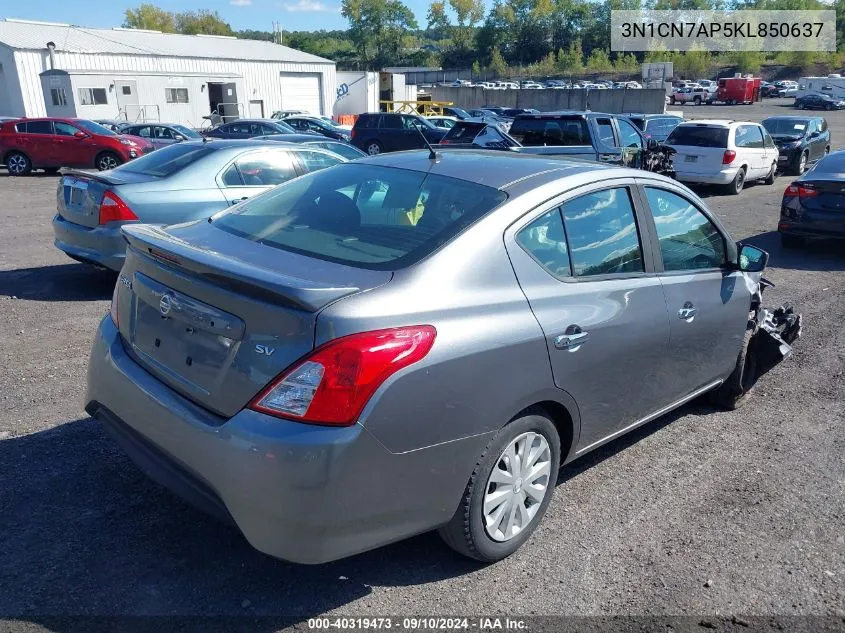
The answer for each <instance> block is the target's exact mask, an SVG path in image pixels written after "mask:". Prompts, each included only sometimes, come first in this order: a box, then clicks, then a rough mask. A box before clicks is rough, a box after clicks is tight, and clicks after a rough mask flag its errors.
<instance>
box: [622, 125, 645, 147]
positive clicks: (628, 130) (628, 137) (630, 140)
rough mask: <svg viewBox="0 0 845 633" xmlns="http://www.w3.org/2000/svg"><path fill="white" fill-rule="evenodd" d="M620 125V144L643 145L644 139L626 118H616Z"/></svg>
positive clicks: (627, 145) (625, 145) (624, 145)
mask: <svg viewBox="0 0 845 633" xmlns="http://www.w3.org/2000/svg"><path fill="white" fill-rule="evenodd" d="M616 123H617V124H618V125H619V137H620V145H621V146H622V147H640V148H641V147H642V146H643V140H642V137H640V134H639V132H637V130H636V128H634V126H633V125H632V124H631V123H629V122H628V121H626V120H625V119H616Z"/></svg>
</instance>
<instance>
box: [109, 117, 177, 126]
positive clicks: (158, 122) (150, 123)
mask: <svg viewBox="0 0 845 633" xmlns="http://www.w3.org/2000/svg"><path fill="white" fill-rule="evenodd" d="M100 120H101V121H102V120H104V119H100ZM117 122H118V121H115V123H117ZM94 123H96V121H94ZM124 123H125V124H126V126H127V127H141V126H144V125H160V126H162V127H175V126H177V125H178V126H179V127H189V126H187V125H185V124H184V123H162V122H161V121H144V122H141V123H126V121H124Z"/></svg>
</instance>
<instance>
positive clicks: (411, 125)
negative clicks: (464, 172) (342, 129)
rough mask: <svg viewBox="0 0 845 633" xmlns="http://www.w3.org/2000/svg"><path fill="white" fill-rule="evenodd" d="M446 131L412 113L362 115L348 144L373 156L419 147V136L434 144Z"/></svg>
mask: <svg viewBox="0 0 845 633" xmlns="http://www.w3.org/2000/svg"><path fill="white" fill-rule="evenodd" d="M446 132H447V130H445V129H443V128H439V127H436V126H434V125H432V124H431V123H430V122H429V121H427V120H425V119H424V118H422V117H420V116H416V115H414V114H399V113H396V112H382V113H378V112H366V113H364V114H361V115H359V116H358V118H357V119H356V121H355V127H353V128H352V144H353V145H355V146H356V147H358V148H360V149H362V150H364V151H365V152H367V153H368V154H369V155H370V156H375V155H376V154H381V153H382V152H395V151H399V150H403V149H420V148H423V147H425V141H424V140H423V137H425V140H426V141H428V142H429V143H431V144H432V145H434V144H435V143H439V142H440V141H441V139H442V138H443V137H444V136H445V135H446Z"/></svg>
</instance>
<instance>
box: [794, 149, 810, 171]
mask: <svg viewBox="0 0 845 633" xmlns="http://www.w3.org/2000/svg"><path fill="white" fill-rule="evenodd" d="M805 169H807V152H801V155H800V156H798V159H797V160H796V161H795V164H794V165H793V167H792V174H793V175H794V176H800V175H801V174H803V173H804V170H805Z"/></svg>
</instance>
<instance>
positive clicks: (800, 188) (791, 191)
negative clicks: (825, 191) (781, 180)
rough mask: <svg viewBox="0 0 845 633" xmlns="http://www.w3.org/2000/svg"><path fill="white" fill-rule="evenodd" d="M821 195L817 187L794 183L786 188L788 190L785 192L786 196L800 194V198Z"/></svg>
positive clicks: (791, 196) (790, 196) (784, 195)
mask: <svg viewBox="0 0 845 633" xmlns="http://www.w3.org/2000/svg"><path fill="white" fill-rule="evenodd" d="M817 195H819V192H818V190H817V189H813V188H812V187H807V186H805V185H801V184H795V183H792V184H791V185H789V186H788V187H787V188H786V191H784V192H783V197H784V198H788V197H789V198H794V197H795V196H798V197H799V198H812V197H814V196H817Z"/></svg>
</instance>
